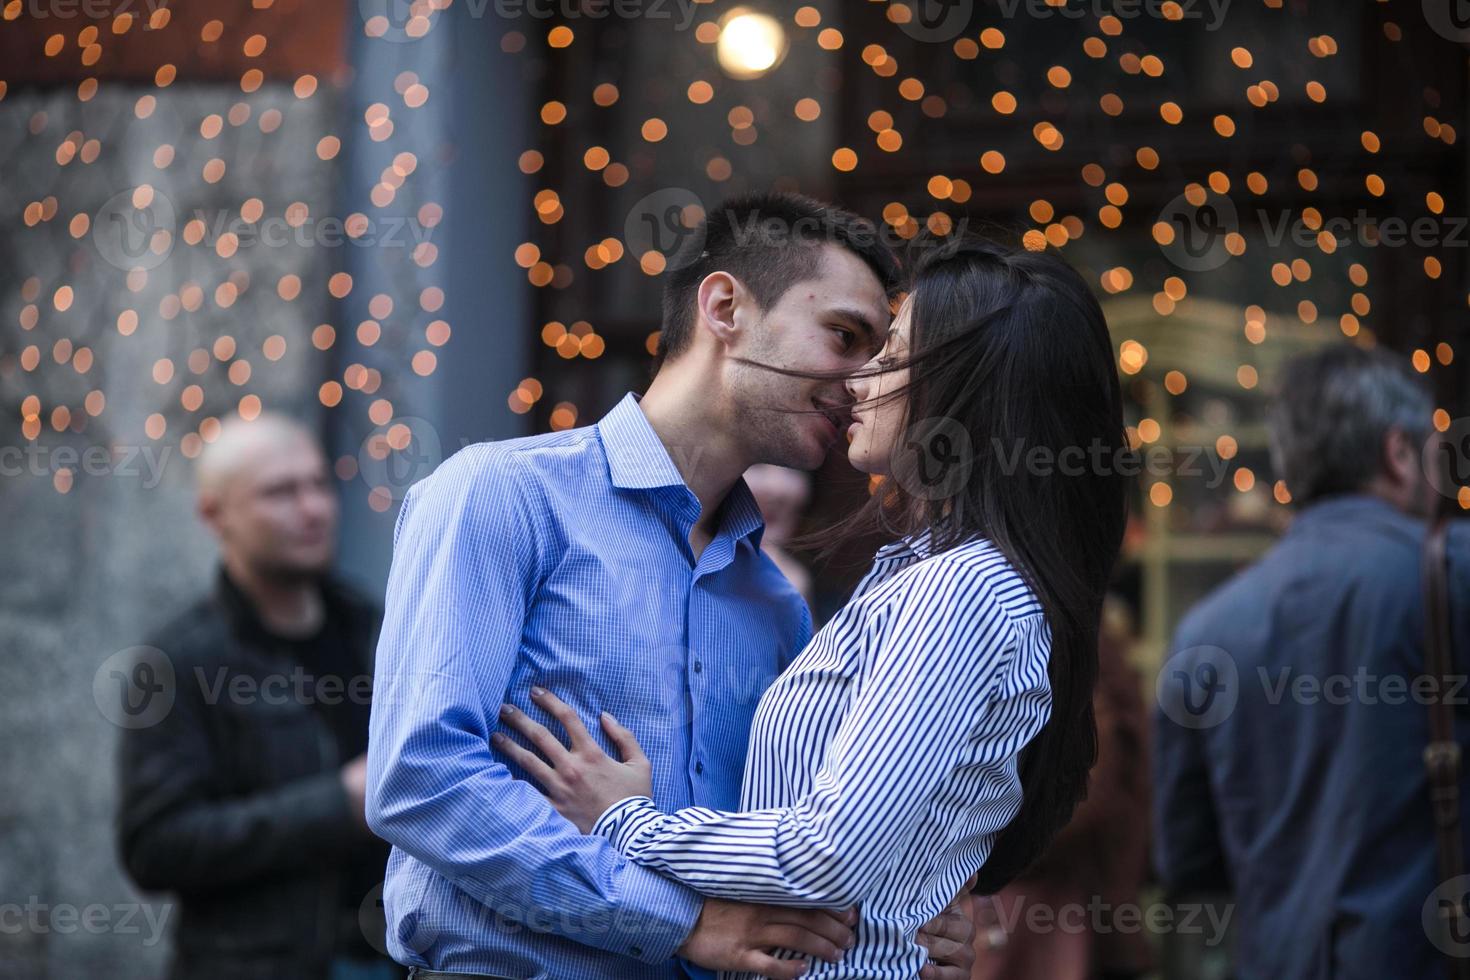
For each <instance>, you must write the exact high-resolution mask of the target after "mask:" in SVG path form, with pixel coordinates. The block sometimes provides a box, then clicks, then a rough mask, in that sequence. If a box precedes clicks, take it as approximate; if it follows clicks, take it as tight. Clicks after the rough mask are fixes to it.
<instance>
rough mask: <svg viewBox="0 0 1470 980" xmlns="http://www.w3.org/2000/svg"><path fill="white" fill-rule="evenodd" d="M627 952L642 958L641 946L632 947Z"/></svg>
mask: <svg viewBox="0 0 1470 980" xmlns="http://www.w3.org/2000/svg"><path fill="white" fill-rule="evenodd" d="M628 952H630V953H632V954H633V955H634V956H642V955H643V947H642V946H634V947H633V948H632V949H630V950H628Z"/></svg>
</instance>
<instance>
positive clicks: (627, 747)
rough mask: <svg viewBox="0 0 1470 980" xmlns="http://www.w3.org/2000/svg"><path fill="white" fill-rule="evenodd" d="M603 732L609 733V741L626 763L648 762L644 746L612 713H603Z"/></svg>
mask: <svg viewBox="0 0 1470 980" xmlns="http://www.w3.org/2000/svg"><path fill="white" fill-rule="evenodd" d="M602 730H603V731H604V732H607V737H608V741H610V742H612V744H613V745H614V746H616V747H617V750H618V755H619V756H621V757H622V760H623V761H624V762H647V761H648V757H647V756H646V755H644V754H643V746H641V745H639V744H638V739H636V738H634V737H633V733H632V732H630V731H628V729H626V728H624V727H623V726H622V723H621V722H619V721H618V720H617V719H616V718H614V717H613V716H612V713H611V712H607V711H604V712H603V713H602Z"/></svg>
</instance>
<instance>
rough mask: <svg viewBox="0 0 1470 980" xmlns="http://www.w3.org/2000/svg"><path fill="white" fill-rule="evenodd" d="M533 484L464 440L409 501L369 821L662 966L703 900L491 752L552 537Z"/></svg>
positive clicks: (502, 896)
mask: <svg viewBox="0 0 1470 980" xmlns="http://www.w3.org/2000/svg"><path fill="white" fill-rule="evenodd" d="M529 480H530V477H529V474H527V473H526V472H525V471H524V469H523V465H522V464H519V462H518V460H517V459H516V458H515V457H514V456H510V455H509V454H504V453H496V452H495V451H494V450H493V449H491V448H489V447H472V448H471V449H467V450H464V451H462V452H460V453H458V454H456V455H455V456H454V457H452V458H451V459H450V460H448V461H447V462H446V463H444V464H443V465H442V466H441V467H440V468H439V470H438V471H436V472H435V473H434V475H433V476H431V477H430V478H429V479H428V480H426V481H424V482H422V483H420V484H418V485H416V486H414V487H413V488H412V489H411V490H410V491H409V493H408V494H407V496H406V497H405V499H404V502H403V508H402V511H401V513H400V514H399V517H398V523H397V526H396V528H395V531H394V555H393V564H392V570H391V571H390V573H389V579H388V589H387V602H386V610H385V616H384V621H383V628H382V634H381V637H380V639H379V643H378V652H377V662H376V668H375V682H374V698H373V709H372V722H371V726H370V738H369V748H368V794H367V819H368V824H369V826H370V827H371V828H372V830H373V832H374V833H376V834H378V835H379V836H380V837H382V838H383V839H384V840H386V841H388V842H389V843H391V844H392V845H393V846H394V847H396V848H398V849H399V850H402V851H404V852H405V853H407V854H409V855H411V856H412V857H413V858H415V859H416V860H418V861H420V862H422V863H423V864H425V865H427V866H428V867H430V868H432V869H433V870H434V871H435V872H436V873H438V874H439V875H441V876H443V877H444V878H445V879H447V880H448V881H450V882H451V883H453V884H454V885H455V886H456V887H457V888H459V889H460V890H461V891H463V892H465V893H466V894H467V895H468V896H471V897H473V898H474V899H476V900H478V901H481V902H483V903H485V904H486V905H487V906H489V907H490V908H492V909H494V910H495V911H496V912H497V913H499V915H501V916H504V917H505V918H506V919H509V920H511V921H514V922H519V923H524V924H525V925H526V927H528V928H531V929H535V930H538V931H543V932H553V933H556V934H558V935H562V936H565V937H567V938H570V939H573V940H576V941H578V942H581V943H584V944H586V945H589V946H593V947H596V948H598V949H602V950H607V951H610V952H615V953H620V954H622V955H625V956H632V957H635V958H638V959H642V960H645V961H647V962H650V963H653V962H660V961H663V960H666V959H668V958H669V957H670V956H672V955H673V953H674V951H675V949H677V948H678V947H679V946H680V945H681V944H682V943H683V941H684V940H685V938H686V937H687V936H688V934H689V932H690V931H691V930H692V928H693V926H694V923H695V920H696V919H697V918H698V914H699V909H700V904H701V902H700V898H699V896H698V895H696V894H695V893H693V892H692V891H690V890H688V889H687V888H684V887H683V886H680V885H678V884H676V883H675V882H672V881H669V880H667V879H665V878H662V877H660V876H658V875H657V874H654V873H653V872H651V871H649V870H647V869H645V868H642V867H639V866H638V865H636V864H632V863H630V862H628V861H627V860H626V859H624V858H623V857H622V856H621V855H620V854H618V852H617V851H616V850H615V849H614V848H613V847H611V846H610V845H609V844H608V842H607V841H605V840H603V839H601V838H598V837H588V836H584V835H582V834H580V833H579V832H578V831H577V828H576V826H575V825H573V824H572V823H571V822H569V821H567V820H566V819H565V818H563V817H562V816H560V815H559V814H558V813H557V812H556V811H555V810H554V809H553V808H552V807H551V805H550V804H549V803H547V802H546V800H545V799H544V798H543V797H542V796H541V794H540V793H539V792H537V790H536V789H535V787H533V786H532V785H531V784H530V783H527V782H525V781H521V780H517V779H514V778H513V777H512V776H511V774H510V772H509V770H508V769H507V768H506V766H505V765H504V764H503V763H501V762H500V761H498V760H497V759H496V758H495V757H494V756H493V755H492V753H491V751H490V746H489V738H490V734H491V732H492V731H493V730H494V729H495V726H496V724H497V712H498V710H499V707H500V704H501V703H502V702H503V701H504V700H505V698H506V691H507V687H508V685H509V681H510V676H511V671H512V668H513V667H514V665H515V662H516V657H517V656H518V654H519V651H520V643H521V634H522V631H523V628H524V624H525V621H526V616H527V610H528V609H529V607H530V605H531V603H532V601H533V599H534V596H535V592H536V588H537V584H538V582H539V580H540V574H541V573H540V569H541V565H542V562H543V555H542V549H543V547H544V545H543V542H544V541H545V540H546V538H547V536H548V535H547V532H546V531H544V530H543V529H541V527H540V523H539V522H538V515H537V512H536V509H535V507H534V506H533V505H532V502H531V501H530V500H529V499H528V487H527V484H528V482H529ZM486 921H487V928H491V927H492V926H491V925H490V924H489V923H492V922H493V921H494V919H493V918H491V917H487V918H486Z"/></svg>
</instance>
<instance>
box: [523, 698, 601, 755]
mask: <svg viewBox="0 0 1470 980" xmlns="http://www.w3.org/2000/svg"><path fill="white" fill-rule="evenodd" d="M531 703H532V704H534V705H536V707H538V708H540V709H541V710H542V711H545V712H546V713H547V714H548V715H550V716H551V717H553V718H555V719H556V720H557V721H559V722H561V727H563V728H565V729H566V730H567V737H568V738H570V739H571V740H572V750H573V751H576V750H579V749H585V748H588V747H591V748H594V749H597V750H598V751H599V752H601V751H602V750H601V749H600V748H598V745H597V743H596V742H594V741H592V735H591V733H589V732H588V731H587V726H585V725H583V724H582V719H581V718H578V717H577V713H576V712H575V711H573V710H572V707H571V705H569V704H567V703H566V702H565V701H563V700H562V699H561V698H559V697H557V696H556V695H555V694H552V693H551V692H550V691H548V690H546V688H544V687H533V688H531Z"/></svg>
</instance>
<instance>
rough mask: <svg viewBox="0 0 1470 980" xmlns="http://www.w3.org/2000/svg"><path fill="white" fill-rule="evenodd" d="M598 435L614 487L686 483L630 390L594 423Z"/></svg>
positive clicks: (628, 488) (629, 487)
mask: <svg viewBox="0 0 1470 980" xmlns="http://www.w3.org/2000/svg"><path fill="white" fill-rule="evenodd" d="M597 436H598V438H599V439H601V440H602V449H603V452H604V453H606V454H607V466H608V470H609V472H610V473H611V476H612V482H613V486H615V487H620V488H622V489H625V490H649V489H652V488H654V487H682V486H685V483H684V478H683V477H682V476H680V475H679V468H678V467H677V466H675V465H674V461H673V460H672V459H670V458H669V451H668V450H667V449H665V448H664V444H663V442H662V441H660V439H659V437H658V433H657V432H654V431H653V426H651V425H649V424H648V417H647V416H646V415H644V414H643V409H642V408H640V407H639V406H638V396H637V395H635V394H633V393H632V392H629V393H628V394H627V395H624V396H623V400H622V401H620V402H618V403H617V404H616V405H615V406H613V410H612V411H610V412H608V413H607V414H606V415H604V416H603V417H602V420H601V421H599V422H598V423H597Z"/></svg>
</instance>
